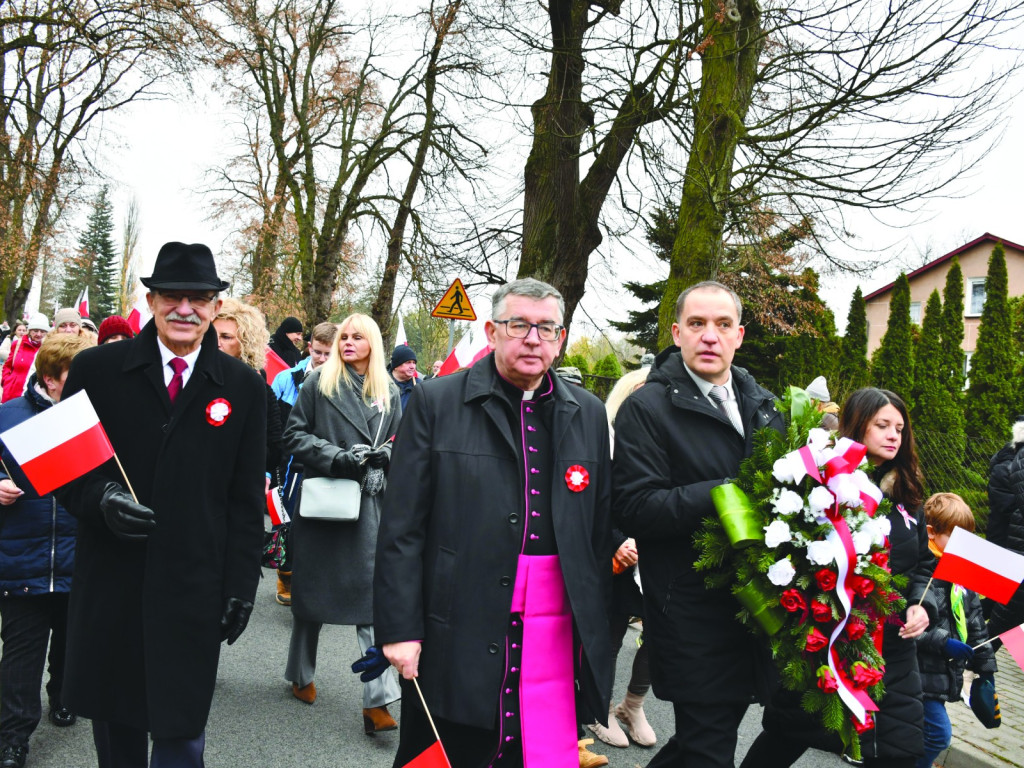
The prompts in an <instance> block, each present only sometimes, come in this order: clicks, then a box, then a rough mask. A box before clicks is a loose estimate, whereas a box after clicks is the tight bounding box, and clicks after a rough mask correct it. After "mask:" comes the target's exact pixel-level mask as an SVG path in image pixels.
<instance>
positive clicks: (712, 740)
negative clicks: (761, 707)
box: [647, 702, 749, 768]
mask: <svg viewBox="0 0 1024 768" xmlns="http://www.w3.org/2000/svg"><path fill="white" fill-rule="evenodd" d="M747 706H749V705H748V704H747V703H746V702H743V703H728V704H706V703H693V702H686V703H678V702H676V703H674V704H673V705H672V707H673V710H674V711H675V715H676V733H675V735H674V736H673V737H672V738H670V739H669V740H668V743H667V744H665V746H664V747H662V748H661V751H659V752H658V754H656V755H655V756H654V759H653V760H651V762H649V763H648V764H647V768H733V766H734V765H735V763H734V762H733V758H734V757H735V755H736V734H737V732H738V731H739V727H740V722H741V721H742V720H743V715H744V714H746V711H747Z"/></svg>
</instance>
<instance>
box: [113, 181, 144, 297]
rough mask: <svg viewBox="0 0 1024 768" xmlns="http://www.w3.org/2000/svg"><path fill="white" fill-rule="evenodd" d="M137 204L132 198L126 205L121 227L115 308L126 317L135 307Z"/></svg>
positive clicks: (137, 235)
mask: <svg viewBox="0 0 1024 768" xmlns="http://www.w3.org/2000/svg"><path fill="white" fill-rule="evenodd" d="M139 231H140V229H139V202H138V200H136V199H135V198H134V197H133V198H132V199H131V202H129V203H128V210H127V211H126V212H125V215H124V223H123V224H122V226H121V270H120V275H119V282H118V291H117V308H118V310H119V311H120V313H121V315H122V316H123V317H127V316H128V313H129V312H131V311H132V308H133V307H134V306H135V289H136V286H138V284H139V255H138V252H137V250H136V249H137V248H138V245H139Z"/></svg>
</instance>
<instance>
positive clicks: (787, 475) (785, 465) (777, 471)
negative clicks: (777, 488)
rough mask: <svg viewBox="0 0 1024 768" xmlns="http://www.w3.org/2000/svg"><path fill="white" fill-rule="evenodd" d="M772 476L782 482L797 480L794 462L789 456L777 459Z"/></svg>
mask: <svg viewBox="0 0 1024 768" xmlns="http://www.w3.org/2000/svg"><path fill="white" fill-rule="evenodd" d="M772 477H774V478H775V479H776V480H778V481H779V482H780V483H795V482H796V474H795V473H794V472H793V464H792V462H790V461H789V459H788V457H786V456H783V457H782V458H781V459H776V460H775V464H773V465H772Z"/></svg>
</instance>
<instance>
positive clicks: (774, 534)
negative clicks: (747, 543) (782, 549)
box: [764, 520, 793, 549]
mask: <svg viewBox="0 0 1024 768" xmlns="http://www.w3.org/2000/svg"><path fill="white" fill-rule="evenodd" d="M792 538H793V534H792V533H791V532H790V530H789V524H788V523H786V522H785V521H783V520H773V521H772V522H771V524H770V525H768V526H766V527H765V529H764V545H765V546H766V547H768V548H769V549H775V548H776V547H777V546H779V545H780V544H785V543H787V542H788V541H790V540H791V539H792Z"/></svg>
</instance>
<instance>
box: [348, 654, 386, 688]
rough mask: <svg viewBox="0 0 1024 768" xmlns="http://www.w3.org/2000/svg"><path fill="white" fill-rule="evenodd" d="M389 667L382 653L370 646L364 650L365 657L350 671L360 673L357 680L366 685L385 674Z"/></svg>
mask: <svg viewBox="0 0 1024 768" xmlns="http://www.w3.org/2000/svg"><path fill="white" fill-rule="evenodd" d="M390 666H391V662H389V661H388V660H387V659H386V658H385V656H384V654H383V652H381V650H380V649H379V648H377V646H375V645H371V646H370V647H369V648H367V649H366V655H365V656H363V658H361V659H360V660H359V661H357V662H355V663H354V664H353V665H352V671H353V672H362V673H363V674H361V675H359V679H360V680H362V681H363V682H364V683H368V682H370V681H371V680H376V679H377V678H378V677H380V676H381V675H383V674H384V673H385V672H387V669H388V667H390Z"/></svg>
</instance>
